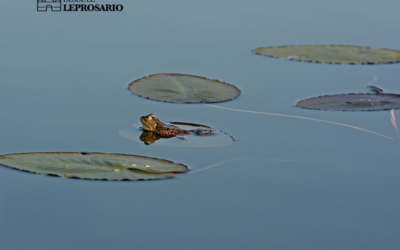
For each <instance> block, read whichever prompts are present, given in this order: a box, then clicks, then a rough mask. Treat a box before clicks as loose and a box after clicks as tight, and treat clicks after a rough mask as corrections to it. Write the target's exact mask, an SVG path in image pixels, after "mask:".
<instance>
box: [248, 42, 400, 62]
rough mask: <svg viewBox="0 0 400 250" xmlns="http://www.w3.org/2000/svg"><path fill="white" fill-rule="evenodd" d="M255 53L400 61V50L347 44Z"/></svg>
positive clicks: (294, 57)
mask: <svg viewBox="0 0 400 250" xmlns="http://www.w3.org/2000/svg"><path fill="white" fill-rule="evenodd" d="M254 53H257V54H261V55H265V56H270V57H277V58H285V59H289V60H295V61H304V62H319V63H338V64H385V63H395V62H400V51H397V50H390V49H371V48H368V47H361V46H347V45H297V46H296V45H291V46H280V47H261V48H257V49H255V50H254Z"/></svg>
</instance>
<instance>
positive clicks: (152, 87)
mask: <svg viewBox="0 0 400 250" xmlns="http://www.w3.org/2000/svg"><path fill="white" fill-rule="evenodd" d="M129 89H130V91H132V92H133V93H134V94H136V95H139V96H142V97H146V98H149V99H154V100H158V101H164V102H175V103H212V102H222V101H227V100H231V99H234V98H236V97H238V96H239V94H240V90H239V89H238V88H236V87H235V86H233V85H231V84H228V83H224V82H220V81H218V80H210V79H207V78H204V77H200V76H192V75H182V74H155V75H150V76H147V77H143V78H141V79H138V80H136V81H134V82H132V83H131V84H130V85H129Z"/></svg>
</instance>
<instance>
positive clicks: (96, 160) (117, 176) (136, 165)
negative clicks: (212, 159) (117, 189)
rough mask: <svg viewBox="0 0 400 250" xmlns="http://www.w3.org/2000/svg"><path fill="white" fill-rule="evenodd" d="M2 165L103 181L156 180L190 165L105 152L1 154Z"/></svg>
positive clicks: (181, 171)
mask: <svg viewBox="0 0 400 250" xmlns="http://www.w3.org/2000/svg"><path fill="white" fill-rule="evenodd" d="M0 164H2V165H5V166H8V167H12V168H16V169H20V170H25V171H29V172H34V173H38V174H44V175H56V176H61V177H75V178H83V179H102V180H152V179H165V178H172V177H175V176H176V174H175V173H183V172H187V171H188V168H187V166H185V165H183V164H178V163H173V162H172V161H168V160H164V159H157V158H151V157H146V156H138V155H124V154H105V153H71V152H61V153H58V152H57V153H56V152H54V153H23V154H9V155H0Z"/></svg>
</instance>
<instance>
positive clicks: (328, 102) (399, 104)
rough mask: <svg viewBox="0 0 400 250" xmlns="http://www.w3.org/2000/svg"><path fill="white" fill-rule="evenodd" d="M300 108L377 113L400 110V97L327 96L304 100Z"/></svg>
mask: <svg viewBox="0 0 400 250" xmlns="http://www.w3.org/2000/svg"><path fill="white" fill-rule="evenodd" d="M297 106H298V107H301V108H308V109H323V110H342V111H375V110H387V109H398V108H400V95H397V94H383V93H375V94H372V93H366V94H353V93H352V94H341V95H325V96H319V97H313V98H310V99H306V100H302V101H300V102H298V103H297Z"/></svg>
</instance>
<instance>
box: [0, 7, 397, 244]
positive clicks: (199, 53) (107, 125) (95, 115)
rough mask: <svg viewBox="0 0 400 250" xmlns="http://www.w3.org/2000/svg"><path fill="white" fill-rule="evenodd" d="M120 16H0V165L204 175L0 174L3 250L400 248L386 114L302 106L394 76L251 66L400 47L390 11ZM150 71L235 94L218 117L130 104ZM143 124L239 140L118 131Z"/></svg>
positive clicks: (201, 10) (162, 10)
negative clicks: (73, 163)
mask: <svg viewBox="0 0 400 250" xmlns="http://www.w3.org/2000/svg"><path fill="white" fill-rule="evenodd" d="M110 2H111V1H108V2H107V1H106V0H97V1H96V4H106V3H110ZM115 3H119V4H122V5H123V6H124V10H123V11H122V12H115V13H114V12H109V13H107V12H104V13H95V12H61V13H56V12H53V13H51V12H47V13H38V12H37V11H36V5H35V3H34V1H29V2H28V1H6V2H4V3H2V8H0V21H1V25H0V31H1V39H0V50H1V57H0V114H1V125H0V141H1V143H0V154H9V153H20V152H47V151H74V152H76V151H78V152H82V151H86V152H106V153H124V154H135V155H146V156H151V157H159V158H165V159H169V160H172V161H174V162H180V163H184V164H187V165H188V166H189V167H190V169H191V170H200V169H204V168H206V167H210V168H208V169H205V170H204V171H197V172H196V171H193V173H188V174H182V175H179V176H178V177H177V178H175V179H169V180H161V181H142V182H135V181H127V182H115V181H87V180H78V179H66V178H56V177H48V176H40V175H36V174H31V173H26V172H21V171H17V170H13V169H10V168H7V167H3V166H1V167H0V248H1V249H5V250H8V249H10V250H16V249H24V250H26V249H40V250H47V249H171V250H172V249H173V250H176V249H308V250H309V249H364V250H365V249H400V237H399V232H400V212H399V211H400V199H399V198H398V196H399V192H400V182H399V181H398V180H399V178H400V167H399V162H400V147H399V146H400V144H399V142H400V140H399V132H398V130H396V128H395V127H394V124H393V122H392V120H393V116H392V115H391V113H390V111H381V112H330V111H316V110H306V109H300V108H296V107H295V103H296V102H298V101H299V100H301V99H305V98H309V97H312V96H318V95H323V94H336V93H339V94H340V93H351V92H361V93H362V92H367V91H368V90H367V89H366V88H365V86H366V85H367V84H368V82H371V81H372V80H374V76H376V78H377V80H376V81H375V82H374V84H375V85H377V86H379V87H381V88H383V89H384V90H385V91H386V92H394V93H400V85H399V84H400V74H399V72H400V65H399V64H390V65H377V66H374V65H373V66H367V67H364V66H346V65H327V64H312V63H301V62H292V61H286V60H279V59H273V58H268V57H263V56H258V55H255V54H253V53H252V52H251V50H252V49H254V48H257V47H261V46H276V45H289V44H349V45H363V46H370V47H373V48H391V49H397V50H399V49H400V26H399V23H400V15H399V12H398V10H399V9H400V2H399V1H395V0H392V1H390V0H383V1H379V3H378V2H377V1H342V0H340V1H313V0H306V1H294V0H284V1H279V2H278V1H260V0H258V1H256V0H254V1H209V0H205V1H181V0H173V1H160V0H154V1H152V0H150V1H142V2H140V3H139V2H138V1H127V0H120V1H115ZM154 73H183V74H193V75H200V76H204V77H207V78H211V79H219V80H221V81H224V82H228V83H231V84H234V85H236V86H237V87H239V88H240V89H241V90H242V95H241V96H239V98H237V99H235V100H233V101H229V102H224V103H219V104H215V106H217V107H212V106H207V105H179V104H172V103H162V102H157V101H151V100H147V99H144V98H140V97H138V96H135V95H133V94H132V93H130V92H129V91H128V89H127V86H128V84H129V83H130V82H131V81H133V80H135V79H138V78H141V77H143V76H146V75H149V74H154ZM218 107H219V108H218ZM221 107H222V108H228V109H239V110H248V111H257V112H261V113H249V112H238V111H233V110H228V109H221ZM263 112H264V113H275V114H285V115H292V116H302V117H308V118H314V119H322V120H327V121H332V122H336V123H343V124H347V125H351V126H356V127H360V128H363V129H367V130H370V131H374V132H376V133H379V134H382V135H385V136H387V137H390V138H389V139H388V138H385V137H382V136H379V135H376V134H372V133H368V132H365V131H361V130H357V129H354V128H349V127H345V126H339V125H334V124H328V123H322V122H316V121H311V120H304V119H295V118H290V117H280V116H272V115H267V114H263ZM149 113H154V114H156V115H157V116H159V117H160V118H161V119H163V120H165V121H184V122H193V123H200V124H206V125H210V126H212V127H214V128H217V129H221V130H223V131H225V132H227V133H229V134H231V135H233V136H234V137H235V138H236V141H235V142H234V143H233V144H231V145H230V146H226V147H218V148H211V147H206V148H194V147H168V146H157V145H151V146H146V145H144V144H143V143H139V142H135V141H131V140H127V139H126V138H124V137H122V136H121V135H120V134H119V131H120V130H121V129H122V128H126V127H129V126H131V125H132V124H134V123H138V122H139V117H140V116H142V115H147V114H149ZM393 115H394V116H395V118H397V119H398V118H399V117H400V113H399V111H395V112H394V113H393ZM391 119H392V120H391Z"/></svg>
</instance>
